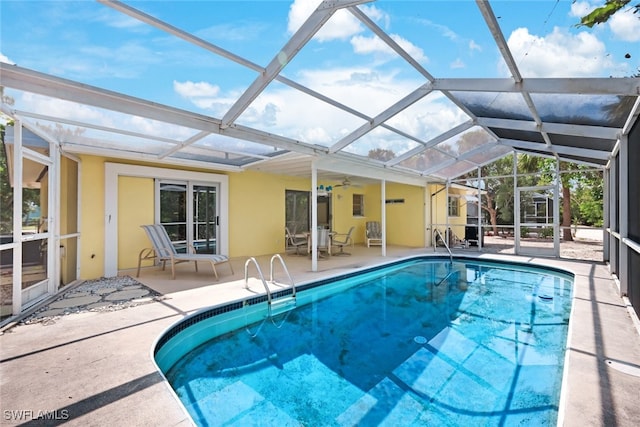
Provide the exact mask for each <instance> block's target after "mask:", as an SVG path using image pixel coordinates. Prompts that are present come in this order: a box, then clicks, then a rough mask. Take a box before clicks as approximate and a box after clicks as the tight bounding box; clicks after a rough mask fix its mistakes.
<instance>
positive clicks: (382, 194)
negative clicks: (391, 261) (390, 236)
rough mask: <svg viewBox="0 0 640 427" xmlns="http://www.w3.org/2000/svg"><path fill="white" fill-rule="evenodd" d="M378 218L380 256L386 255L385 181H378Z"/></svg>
mask: <svg viewBox="0 0 640 427" xmlns="http://www.w3.org/2000/svg"><path fill="white" fill-rule="evenodd" d="M380 199H381V200H380V204H381V207H380V219H381V221H382V256H387V202H386V199H387V181H386V180H384V179H383V180H382V181H381V182H380Z"/></svg>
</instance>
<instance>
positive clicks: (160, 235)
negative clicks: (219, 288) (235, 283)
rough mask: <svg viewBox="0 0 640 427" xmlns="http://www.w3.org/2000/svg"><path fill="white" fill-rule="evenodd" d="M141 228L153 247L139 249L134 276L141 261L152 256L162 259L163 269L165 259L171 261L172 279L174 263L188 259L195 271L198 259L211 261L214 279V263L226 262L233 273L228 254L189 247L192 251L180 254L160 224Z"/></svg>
mask: <svg viewBox="0 0 640 427" xmlns="http://www.w3.org/2000/svg"><path fill="white" fill-rule="evenodd" d="M142 228H143V229H144V231H145V232H146V233H147V236H148V237H149V240H150V241H151V244H152V245H153V249H151V248H146V249H143V250H142V251H140V255H138V273H137V274H136V277H139V276H140V265H141V264H142V261H143V260H147V259H154V258H157V259H158V260H159V261H162V269H163V270H164V268H165V265H166V263H167V261H168V262H170V263H171V278H172V279H175V278H176V264H179V263H181V262H190V261H193V262H194V263H195V264H196V272H197V271H198V261H203V262H209V263H211V267H212V268H213V274H214V275H215V276H216V280H218V271H217V270H216V264H222V263H224V262H226V263H228V264H229V269H230V270H231V274H233V267H232V266H231V263H230V262H229V257H228V256H226V255H217V254H197V253H195V250H193V248H191V250H192V253H185V254H181V253H178V252H177V251H176V248H175V247H174V246H173V244H172V243H171V239H169V235H168V234H167V230H165V229H164V227H163V226H162V225H161V224H151V225H143V226H142Z"/></svg>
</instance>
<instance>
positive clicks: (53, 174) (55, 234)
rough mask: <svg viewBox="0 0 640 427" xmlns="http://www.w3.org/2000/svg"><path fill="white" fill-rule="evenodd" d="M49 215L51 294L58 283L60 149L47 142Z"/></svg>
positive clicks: (48, 254) (48, 261)
mask: <svg viewBox="0 0 640 427" xmlns="http://www.w3.org/2000/svg"><path fill="white" fill-rule="evenodd" d="M49 159H50V160H51V166H50V167H49V190H48V191H49V195H48V198H49V207H48V211H49V215H47V216H48V218H47V221H48V230H49V238H48V239H47V241H48V245H49V251H48V252H47V257H48V260H47V266H48V267H47V271H49V272H50V273H49V288H48V292H49V293H51V294H53V293H54V292H56V291H57V290H58V286H59V285H60V268H61V259H60V150H59V148H58V144H56V143H54V142H49Z"/></svg>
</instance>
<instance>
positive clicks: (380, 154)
mask: <svg viewBox="0 0 640 427" xmlns="http://www.w3.org/2000/svg"><path fill="white" fill-rule="evenodd" d="M395 156H396V153H394V152H393V151H392V150H385V149H384V148H376V149H375V150H369V158H370V159H375V160H380V161H381V162H388V161H389V160H391V159H393V158H394V157H395Z"/></svg>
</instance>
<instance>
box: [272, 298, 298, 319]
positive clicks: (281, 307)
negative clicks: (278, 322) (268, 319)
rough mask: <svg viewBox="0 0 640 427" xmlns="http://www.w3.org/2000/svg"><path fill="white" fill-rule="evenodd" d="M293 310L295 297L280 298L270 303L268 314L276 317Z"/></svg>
mask: <svg viewBox="0 0 640 427" xmlns="http://www.w3.org/2000/svg"><path fill="white" fill-rule="evenodd" d="M294 308H296V297H282V298H278V299H274V300H272V301H271V304H270V305H269V313H270V314H271V316H277V315H278V314H282V313H286V312H287V311H291V310H293V309H294Z"/></svg>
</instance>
